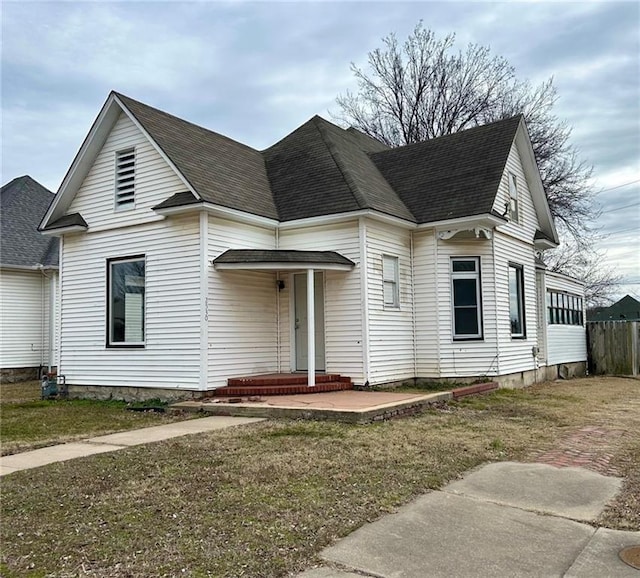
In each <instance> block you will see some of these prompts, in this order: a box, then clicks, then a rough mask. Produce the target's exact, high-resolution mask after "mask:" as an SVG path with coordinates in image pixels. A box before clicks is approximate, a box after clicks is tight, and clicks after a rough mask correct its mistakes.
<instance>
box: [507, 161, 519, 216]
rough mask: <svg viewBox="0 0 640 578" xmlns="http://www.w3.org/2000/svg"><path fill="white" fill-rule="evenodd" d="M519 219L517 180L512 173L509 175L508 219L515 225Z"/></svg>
mask: <svg viewBox="0 0 640 578" xmlns="http://www.w3.org/2000/svg"><path fill="white" fill-rule="evenodd" d="M519 218H520V212H519V210H518V179H517V178H516V175H514V174H513V173H509V219H510V220H511V221H513V222H514V223H517V222H518V221H519Z"/></svg>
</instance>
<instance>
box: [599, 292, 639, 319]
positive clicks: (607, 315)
mask: <svg viewBox="0 0 640 578" xmlns="http://www.w3.org/2000/svg"><path fill="white" fill-rule="evenodd" d="M638 320H640V301H638V300H637V299H634V298H633V297H631V295H625V296H624V297H623V298H622V299H620V301H616V302H615V303H614V304H613V305H610V306H609V307H598V308H596V310H595V311H587V321H638Z"/></svg>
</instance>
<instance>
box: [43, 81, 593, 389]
mask: <svg viewBox="0 0 640 578" xmlns="http://www.w3.org/2000/svg"><path fill="white" fill-rule="evenodd" d="M41 230H42V232H43V233H44V234H45V235H55V236H58V237H59V238H60V272H61V274H60V289H59V291H60V295H61V315H62V321H61V330H60V344H59V347H60V372H61V373H62V374H64V375H65V376H66V381H67V384H68V385H69V390H70V392H71V393H72V394H76V393H77V394H82V393H83V392H84V393H86V392H89V391H91V392H93V395H113V396H125V397H126V396H127V395H132V394H133V392H132V390H130V389H129V388H135V389H136V391H135V394H136V395H140V391H141V389H143V390H144V392H145V393H146V394H147V395H149V396H157V395H164V396H188V395H192V394H198V393H201V392H203V391H207V390H212V389H215V388H219V387H222V386H225V385H226V384H227V379H228V378H233V377H242V376H251V375H259V374H266V373H272V372H307V376H308V383H309V384H310V385H313V383H314V382H315V376H316V373H318V374H320V373H321V372H326V373H329V374H341V375H344V376H348V377H350V378H351V379H352V380H353V382H354V383H356V384H366V383H368V384H372V385H373V384H383V383H390V382H398V381H405V380H410V379H413V378H416V377H418V378H433V379H441V378H456V379H463V378H464V379H468V378H474V377H483V376H490V377H496V378H498V379H500V380H502V381H504V382H513V383H530V382H533V381H536V380H541V379H543V378H545V377H555V376H557V372H558V368H557V367H556V365H557V364H560V363H562V364H566V363H577V364H578V365H577V366H576V367H583V366H584V360H585V359H586V356H585V355H584V328H583V325H582V323H581V324H580V325H579V326H576V327H573V325H572V326H571V327H568V328H564V325H563V327H562V328H559V327H555V325H554V326H551V325H548V324H547V321H546V319H547V317H546V299H547V297H546V294H547V289H549V290H550V291H554V292H556V293H558V294H562V295H565V294H567V295H569V294H570V295H572V296H576V297H578V298H581V297H582V294H583V289H582V286H581V285H580V284H579V283H577V282H574V281H571V280H569V279H566V278H560V277H556V276H552V275H548V274H547V273H546V272H545V270H544V268H543V266H541V265H540V264H539V260H537V255H539V253H540V252H542V251H544V250H545V249H548V248H552V247H555V246H556V245H557V244H558V237H557V233H556V230H555V227H554V224H553V220H552V218H551V214H550V212H549V207H548V205H547V202H546V198H545V195H544V191H543V188H542V183H541V181H540V176H539V173H538V170H537V167H536V163H535V160H534V156H533V151H532V149H531V143H530V141H529V137H528V134H527V129H526V126H525V123H524V121H523V119H522V118H521V117H515V118H509V119H506V120H503V121H499V122H496V123H493V124H490V125H486V126H482V127H477V128H473V129H470V130H467V131H463V132H460V133H457V134H454V135H450V136H445V137H441V138H438V139H433V140H430V141H427V142H424V143H419V144H414V145H410V146H405V147H400V148H396V149H388V148H387V147H386V146H385V145H383V144H381V143H380V142H378V141H376V140H374V139H372V138H370V137H368V136H366V135H364V134H362V133H360V132H359V131H356V130H354V129H348V130H344V129H342V128H339V127H337V126H335V125H333V124H332V123H330V122H327V121H326V120H324V119H322V118H320V117H317V116H316V117H314V118H312V119H311V120H309V121H308V122H306V123H305V124H303V125H302V126H301V127H299V128H298V129H296V130H295V131H294V132H292V133H291V134H289V135H287V136H286V137H284V138H283V139H282V140H280V141H279V142H277V143H276V144H274V145H273V146H271V147H270V148H268V149H266V150H264V151H257V150H254V149H252V148H250V147H248V146H245V145H243V144H241V143H238V142H236V141H233V140H231V139H229V138H227V137H224V136H222V135H219V134H217V133H214V132H211V131H209V130H206V129H204V128H201V127H199V126H196V125H193V124H191V123H188V122H186V121H184V120H181V119H179V118H176V117H174V116H171V115H168V114H166V113H164V112H161V111H159V110H156V109H154V108H151V107H149V106H147V105H144V104H142V103H140V102H137V101H135V100H132V99H131V98H128V97H126V96H123V95H121V94H118V93H111V94H110V95H109V97H108V99H107V101H106V103H105V105H104V106H103V108H102V110H101V111H100V113H99V115H98V118H97V119H96V121H95V123H94V125H93V126H92V128H91V130H90V132H89V134H88V136H87V137H86V139H85V141H84V143H83V144H82V147H81V149H80V151H79V153H78V155H77V156H76V158H75V160H74V161H73V164H72V165H71V168H70V169H69V171H68V173H67V175H66V177H65V179H64V181H63V183H62V185H61V187H60V190H59V192H58V194H57V195H56V198H55V201H54V202H53V204H52V205H51V207H50V208H49V210H48V211H47V213H46V215H45V217H44V219H43V221H42V223H41ZM537 263H538V264H537ZM312 281H313V282H312ZM554 294H555V293H553V292H551V293H549V295H551V296H553V295H554ZM563 303H564V301H563ZM571 303H573V305H571V306H572V307H578V305H579V304H580V303H581V302H579V301H572V302H571ZM580 307H581V304H580ZM562 319H563V320H564V317H563V318H562ZM567 319H568V318H567ZM580 320H581V321H582V316H581V317H580ZM556 325H560V323H558V324H556ZM557 329H560V330H563V331H564V332H558V331H556V330H557ZM565 330H566V331H565ZM309 335H313V336H314V339H308V336H309ZM554 340H555V341H554ZM550 345H553V347H550ZM547 352H552V354H551V353H547Z"/></svg>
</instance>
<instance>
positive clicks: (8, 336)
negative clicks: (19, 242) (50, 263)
mask: <svg viewBox="0 0 640 578" xmlns="http://www.w3.org/2000/svg"><path fill="white" fill-rule="evenodd" d="M47 275H49V276H51V275H56V274H55V273H53V272H51V271H47ZM49 291H50V282H49V279H48V278H46V277H45V276H44V275H43V274H42V273H41V272H40V271H33V272H31V271H12V270H6V269H3V270H2V272H0V308H1V311H0V367H2V368H17V367H37V366H39V365H47V364H48V362H49V316H50V312H49V308H50V307H49ZM54 359H55V352H54Z"/></svg>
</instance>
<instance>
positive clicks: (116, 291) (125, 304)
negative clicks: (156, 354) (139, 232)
mask: <svg viewBox="0 0 640 578" xmlns="http://www.w3.org/2000/svg"><path fill="white" fill-rule="evenodd" d="M107 283H108V308H107V311H108V313H107V326H108V331H107V345H109V346H128V347H131V346H134V347H135V346H138V347H142V346H144V338H145V335H144V333H145V323H144V311H145V303H144V301H145V299H144V296H145V258H144V256H136V257H127V258H123V259H110V260H109V261H108V262H107Z"/></svg>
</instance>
